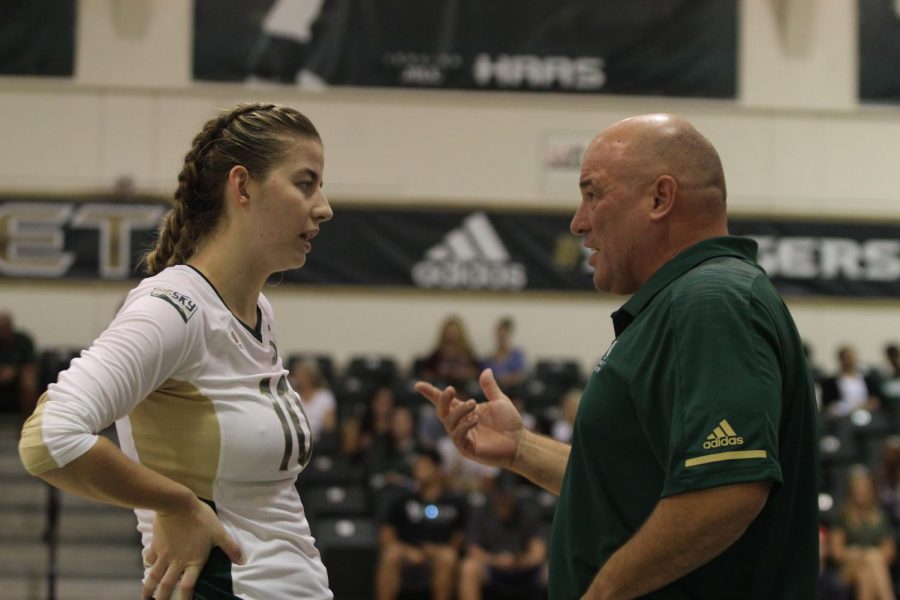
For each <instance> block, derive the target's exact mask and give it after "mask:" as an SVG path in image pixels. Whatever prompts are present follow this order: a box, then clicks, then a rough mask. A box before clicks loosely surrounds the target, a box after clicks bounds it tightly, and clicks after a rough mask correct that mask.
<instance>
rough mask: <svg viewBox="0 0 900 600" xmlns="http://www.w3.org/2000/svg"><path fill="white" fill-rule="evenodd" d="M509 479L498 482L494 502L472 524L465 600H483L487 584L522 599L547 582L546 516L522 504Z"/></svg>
mask: <svg viewBox="0 0 900 600" xmlns="http://www.w3.org/2000/svg"><path fill="white" fill-rule="evenodd" d="M509 475H510V474H503V475H501V476H499V477H497V478H495V479H494V480H493V481H494V490H493V491H492V492H491V493H490V495H489V497H488V501H487V502H486V503H485V505H484V506H483V507H482V508H481V509H480V510H477V511H474V512H473V514H472V517H471V519H470V520H469V540H468V544H467V547H466V555H465V559H464V560H463V562H462V567H461V569H460V579H459V598H460V600H476V599H480V598H481V597H482V593H483V589H484V587H485V586H490V587H491V588H493V589H494V590H495V592H496V593H502V594H504V595H507V596H512V597H516V598H521V597H523V596H525V595H527V594H529V593H530V592H532V591H533V590H534V589H535V588H537V587H539V586H540V584H541V582H540V578H541V573H542V570H543V565H544V561H545V560H546V558H547V544H546V542H545V541H544V539H543V538H542V537H541V535H540V525H541V521H540V516H539V515H538V513H537V511H536V510H533V508H532V507H530V506H529V505H528V504H526V503H523V502H519V499H518V497H517V495H516V489H515V482H514V477H510V476H509Z"/></svg>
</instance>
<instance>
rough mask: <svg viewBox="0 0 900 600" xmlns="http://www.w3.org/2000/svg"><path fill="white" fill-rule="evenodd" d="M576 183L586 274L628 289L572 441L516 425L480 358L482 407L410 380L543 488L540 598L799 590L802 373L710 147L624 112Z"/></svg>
mask: <svg viewBox="0 0 900 600" xmlns="http://www.w3.org/2000/svg"><path fill="white" fill-rule="evenodd" d="M579 186H580V189H581V204H580V205H579V206H578V209H577V211H576V212H575V216H574V217H573V219H572V223H571V230H572V233H574V234H575V235H578V236H580V237H581V238H582V239H583V240H584V245H585V246H586V247H587V248H589V249H590V250H591V251H592V253H591V256H590V258H589V262H590V264H591V265H592V266H593V268H594V276H593V280H594V285H595V287H596V288H597V289H598V290H601V291H607V292H613V293H615V294H631V295H632V296H631V298H630V299H629V300H628V301H627V302H626V303H625V304H624V305H623V306H622V307H621V308H620V309H619V310H618V311H616V312H615V313H613V315H612V321H613V328H614V331H615V334H616V338H615V340H614V341H613V343H612V344H611V345H610V346H609V348H607V350H606V352H605V354H604V355H603V358H602V359H601V360H600V362H599V363H598V364H597V366H596V367H595V368H594V371H593V373H592V375H591V378H590V380H589V381H588V384H587V386H586V388H585V390H584V393H583V396H582V399H581V403H580V407H579V410H578V415H577V417H576V420H575V425H574V432H573V437H572V443H571V445H567V444H562V443H559V442H557V441H554V440H552V439H550V438H547V437H543V436H539V435H536V434H533V433H530V432H528V431H527V430H525V429H524V428H523V426H522V420H521V418H520V416H519V414H518V413H517V412H516V410H515V409H514V408H513V405H512V403H511V402H510V400H509V399H508V398H507V397H506V396H505V395H504V394H503V392H502V391H501V390H500V388H499V387H498V386H497V384H496V381H495V380H494V377H493V374H492V373H491V372H490V371H489V370H486V371H485V372H483V373H482V375H481V378H480V383H481V386H482V389H483V390H484V392H485V395H486V397H487V400H488V401H487V402H483V403H480V404H478V403H476V402H475V401H474V400H468V401H462V400H459V399H455V390H453V389H452V388H446V389H443V390H440V389H437V388H435V387H433V386H431V385H430V384H428V383H425V382H420V383H419V384H417V389H418V390H419V391H420V392H421V393H422V394H423V395H425V396H426V397H427V398H429V399H430V400H431V401H432V402H434V404H435V406H436V411H437V414H438V415H439V417H440V418H441V420H442V421H443V423H444V426H445V427H446V428H447V430H448V432H449V433H450V435H451V437H452V439H453V440H454V442H455V443H456V444H457V446H458V447H459V448H460V450H461V451H462V452H463V454H465V455H466V456H469V457H471V458H473V459H475V460H478V461H481V462H483V463H486V464H490V465H496V466H501V467H505V468H508V469H510V470H512V471H515V472H517V473H519V474H521V475H524V476H526V477H528V478H529V479H531V480H532V481H534V482H535V483H537V484H538V485H540V486H542V487H544V488H545V489H547V490H549V491H550V492H552V493H554V494H558V495H559V501H558V504H557V509H556V514H555V517H554V521H553V533H552V540H551V550H550V597H551V598H553V599H554V600H557V599H576V598H588V599H618V598H637V597H646V598H659V599H662V598H665V599H685V600H686V599H689V598H690V599H710V600H722V599H724V598H728V599H729V600H731V599H735V598H748V599H750V598H753V599H755V598H759V599H767V600H771V599H784V600H787V599H792V600H794V599H800V598H814V597H815V595H816V587H817V577H818V507H817V488H816V470H817V456H816V448H817V439H818V431H817V427H818V426H817V418H816V404H815V397H814V393H813V383H812V379H811V377H810V374H809V370H808V367H807V365H806V361H805V358H804V356H803V351H802V346H801V342H800V338H799V335H798V334H797V330H796V327H795V325H794V323H793V320H792V319H791V316H790V314H789V313H788V310H787V308H786V307H785V305H784V303H783V302H782V300H781V298H780V297H779V296H778V294H777V292H776V291H775V289H774V288H773V286H772V284H771V283H770V281H769V279H768V277H767V276H766V274H765V272H764V271H763V270H762V268H760V267H759V265H758V264H757V263H756V250H757V247H756V244H755V242H753V241H752V240H749V239H744V238H738V237H731V236H729V235H728V228H727V219H726V210H725V206H726V204H725V198H726V189H725V177H724V174H723V169H722V164H721V161H720V160H719V156H718V153H717V152H716V150H715V148H714V147H713V146H712V144H711V143H710V142H709V141H708V140H707V139H706V138H705V137H703V135H701V134H700V133H699V132H698V131H697V130H696V129H695V128H694V127H693V126H692V125H691V124H690V123H688V122H687V121H686V120H684V119H683V118H680V117H677V116H674V115H667V114H657V115H643V116H639V117H633V118H630V119H625V120H624V121H621V122H619V123H616V124H614V125H612V126H611V127H609V128H608V129H606V130H604V131H603V132H601V133H600V134H599V135H598V136H597V137H596V138H595V139H594V140H593V141H592V142H591V144H590V145H589V147H588V148H587V150H586V152H585V155H584V158H583V161H582V166H581V177H580V181H579Z"/></svg>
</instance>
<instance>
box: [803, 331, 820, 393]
mask: <svg viewBox="0 0 900 600" xmlns="http://www.w3.org/2000/svg"><path fill="white" fill-rule="evenodd" d="M803 355H804V356H805V357H806V364H808V365H809V372H810V374H811V375H812V378H813V386H814V387H815V392H816V406H818V407H819V411H821V410H822V382H823V381H824V380H825V372H824V371H822V369H821V368H819V366H818V365H817V364H816V361H815V360H814V359H813V349H812V346H810V345H809V342H807V341H805V340H804V341H803Z"/></svg>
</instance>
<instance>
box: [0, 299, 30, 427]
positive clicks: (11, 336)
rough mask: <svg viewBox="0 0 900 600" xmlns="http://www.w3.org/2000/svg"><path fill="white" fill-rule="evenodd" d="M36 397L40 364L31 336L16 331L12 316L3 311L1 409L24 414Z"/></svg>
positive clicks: (0, 329)
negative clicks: (37, 360)
mask: <svg viewBox="0 0 900 600" xmlns="http://www.w3.org/2000/svg"><path fill="white" fill-rule="evenodd" d="M36 400H37V365H36V364H35V358H34V343H33V342H32V341H31V338H30V337H29V336H28V335H27V334H25V333H23V332H21V331H16V330H15V328H14V326H13V317H12V315H11V314H10V313H8V312H0V412H4V413H12V412H18V413H20V414H21V415H22V418H23V419H24V418H26V417H28V415H30V414H31V412H32V411H33V410H34V404H35V401H36Z"/></svg>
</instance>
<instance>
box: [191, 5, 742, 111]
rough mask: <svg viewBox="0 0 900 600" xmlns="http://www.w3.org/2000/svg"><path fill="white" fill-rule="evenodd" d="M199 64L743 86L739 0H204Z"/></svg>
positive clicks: (659, 89)
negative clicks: (739, 76) (740, 77)
mask: <svg viewBox="0 0 900 600" xmlns="http://www.w3.org/2000/svg"><path fill="white" fill-rule="evenodd" d="M194 6H195V9H194V77H195V78H196V79H203V80H215V81H246V82H257V81H259V80H265V81H276V82H281V83H286V84H292V85H299V86H301V87H307V88H311V89H316V88H321V87H323V86H331V85H340V86H380V87H410V88H452V89H475V90H480V89H485V90H518V91H557V92H560V91H563V92H583V93H598V92H599V93H616V94H651V95H672V96H696V97H710V98H734V97H735V95H736V87H737V85H736V81H737V77H736V72H737V68H736V63H737V59H736V57H737V0H629V1H628V2H622V1H621V0H595V1H593V2H585V1H584V0H528V1H527V2H522V1H520V0H490V1H488V2H485V1H484V0H430V1H428V2H423V1H422V0H195V4H194Z"/></svg>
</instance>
